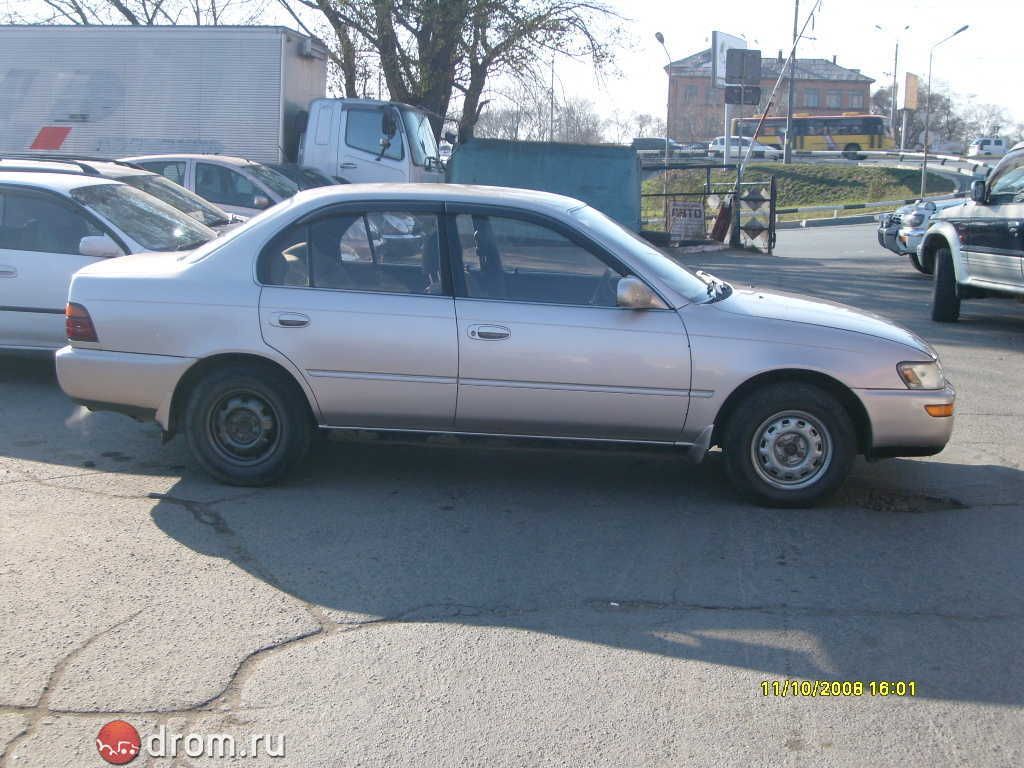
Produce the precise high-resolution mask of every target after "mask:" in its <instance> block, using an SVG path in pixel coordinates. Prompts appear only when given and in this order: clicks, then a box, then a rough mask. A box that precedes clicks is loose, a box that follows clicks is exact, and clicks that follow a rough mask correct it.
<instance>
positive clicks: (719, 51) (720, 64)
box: [711, 31, 747, 88]
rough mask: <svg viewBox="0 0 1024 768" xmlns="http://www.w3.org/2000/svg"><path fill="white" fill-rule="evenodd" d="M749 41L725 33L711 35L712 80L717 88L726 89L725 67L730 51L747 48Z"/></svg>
mask: <svg viewBox="0 0 1024 768" xmlns="http://www.w3.org/2000/svg"><path fill="white" fill-rule="evenodd" d="M746 47H747V41H746V40H744V39H743V38H741V37H736V36H734V35H727V34H725V32H717V31H716V32H712V33H711V80H712V82H713V83H714V85H715V87H716V88H724V87H725V67H726V59H727V56H728V54H729V50H730V49H732V48H746Z"/></svg>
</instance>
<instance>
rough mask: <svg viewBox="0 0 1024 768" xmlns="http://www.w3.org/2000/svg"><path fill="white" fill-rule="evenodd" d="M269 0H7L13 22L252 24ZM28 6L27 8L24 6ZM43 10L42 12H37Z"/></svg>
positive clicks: (8, 17)
mask: <svg viewBox="0 0 1024 768" xmlns="http://www.w3.org/2000/svg"><path fill="white" fill-rule="evenodd" d="M270 2H271V0H41V1H40V3H39V4H38V5H31V6H27V5H26V4H25V3H22V2H13V3H12V2H8V4H7V12H6V15H5V16H6V21H7V22H8V23H14V24H79V25H83V26H88V25H94V24H132V25H135V26H152V25H156V24H196V25H205V24H211V25H216V24H252V23H253V22H255V21H257V20H258V19H259V18H260V17H261V16H262V15H263V13H264V12H265V10H266V8H267V6H268V5H269V4H270ZM26 8H28V9H29V11H26V10H25V9H26ZM40 11H42V12H40Z"/></svg>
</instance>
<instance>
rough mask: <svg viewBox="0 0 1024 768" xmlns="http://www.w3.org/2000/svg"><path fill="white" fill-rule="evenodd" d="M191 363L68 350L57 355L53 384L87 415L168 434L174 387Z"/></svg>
mask: <svg viewBox="0 0 1024 768" xmlns="http://www.w3.org/2000/svg"><path fill="white" fill-rule="evenodd" d="M193 362H195V361H194V360H193V359H192V358H189V357H170V356H168V355H141V354H137V353H133V352H110V351H107V350H102V349H87V348H81V347H70V346H69V347H63V348H62V349H60V350H58V351H57V357H56V364H57V381H58V382H60V388H61V389H63V390H64V392H65V393H66V394H67V395H68V397H70V398H71V399H72V400H74V401H75V402H77V403H80V404H81V405H84V406H85V407H87V408H89V409H90V410H94V411H116V412H118V413H124V414H127V415H129V416H132V417H133V418H136V419H153V420H155V421H157V422H158V423H159V424H160V426H162V427H163V428H164V429H167V416H168V413H169V411H170V403H171V397H172V396H173V395H174V388H175V387H176V386H177V384H178V381H179V380H180V379H181V376H182V374H184V373H185V371H186V370H188V368H189V367H190V366H191V365H192V363H193Z"/></svg>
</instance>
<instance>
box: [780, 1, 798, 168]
mask: <svg viewBox="0 0 1024 768" xmlns="http://www.w3.org/2000/svg"><path fill="white" fill-rule="evenodd" d="M799 27H800V0H793V53H792V55H791V56H790V58H789V95H788V97H787V101H788V104H787V106H786V146H785V147H783V149H782V163H783V165H789V164H790V163H792V162H793V97H794V95H793V81H794V80H795V79H796V78H795V74H796V41H797V37H798V36H799V35H800V29H799Z"/></svg>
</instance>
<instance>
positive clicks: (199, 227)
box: [71, 183, 217, 251]
mask: <svg viewBox="0 0 1024 768" xmlns="http://www.w3.org/2000/svg"><path fill="white" fill-rule="evenodd" d="M71 197H72V199H74V200H77V201H78V202H79V203H81V204H82V205H84V206H85V207H86V208H88V209H89V210H91V211H94V212H95V213H97V214H99V215H100V216H101V217H103V218H104V219H106V220H107V221H109V222H110V223H111V224H113V225H114V226H115V227H117V228H118V229H119V230H121V232H123V233H124V234H126V235H127V236H128V237H130V238H131V239H132V240H134V241H135V242H137V243H138V244H139V245H141V246H142V247H143V248H145V249H146V250H147V251H185V250H189V249H191V248H195V247H196V246H199V245H202V244H203V243H205V242H208V241H210V240H213V239H214V238H215V237H217V233H216V232H214V231H213V230H212V229H210V228H209V227H207V226H206V225H204V224H200V223H199V222H198V221H196V220H195V219H193V218H192V217H191V216H188V215H186V214H184V213H182V212H181V211H179V210H178V209H177V208H172V207H171V206H169V205H167V203H164V202H161V201H160V200H157V199H156V198H155V197H153V196H152V195H149V194H146V193H145V192H143V191H142V190H140V189H136V188H135V187H129V186H128V185H127V184H117V183H114V184H93V185H90V186H87V187H79V188H78V189H73V190H71Z"/></svg>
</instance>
